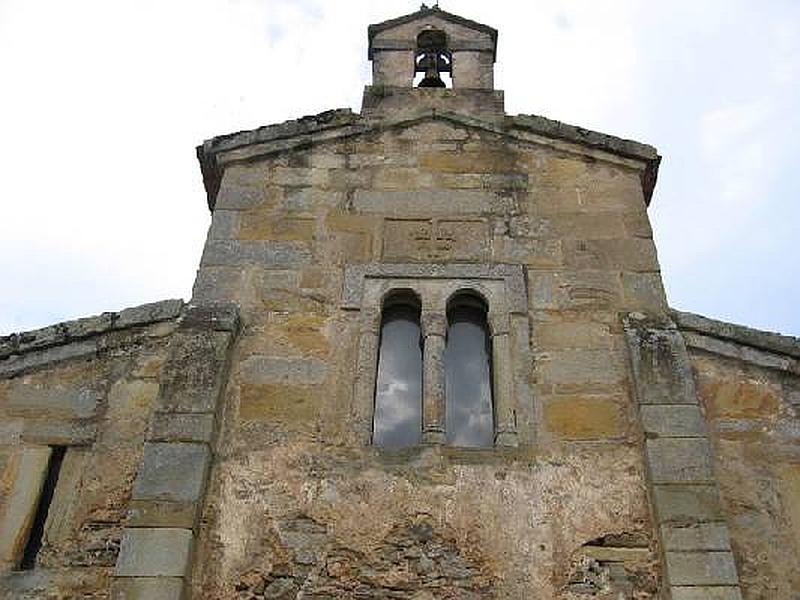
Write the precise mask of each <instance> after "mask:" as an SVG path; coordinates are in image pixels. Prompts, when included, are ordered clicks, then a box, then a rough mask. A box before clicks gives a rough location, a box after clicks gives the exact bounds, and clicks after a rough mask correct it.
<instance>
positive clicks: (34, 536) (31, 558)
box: [19, 446, 67, 571]
mask: <svg viewBox="0 0 800 600" xmlns="http://www.w3.org/2000/svg"><path fill="white" fill-rule="evenodd" d="M51 448H52V452H51V453H50V461H49V462H48V464H47V477H46V478H45V480H44V485H43V486H42V493H41V494H40V496H39V504H38V505H37V507H36V514H35V515H34V518H33V524H32V525H31V531H30V534H29V535H28V543H27V544H25V550H24V551H23V553H22V561H21V562H20V565H19V568H20V569H21V570H23V571H25V570H29V569H33V568H34V567H35V566H36V557H37V555H38V554H39V550H41V548H42V538H43V536H44V525H45V523H46V522H47V513H48V512H49V511H50V503H51V502H52V501H53V494H54V493H55V490H56V484H57V483H58V474H59V472H60V471H61V463H62V462H64V454H66V452H67V448H66V446H52V447H51Z"/></svg>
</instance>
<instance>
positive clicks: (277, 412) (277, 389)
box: [239, 384, 323, 429]
mask: <svg viewBox="0 0 800 600" xmlns="http://www.w3.org/2000/svg"><path fill="white" fill-rule="evenodd" d="M321 393H323V392H322V388H321V387H320V386H308V385H285V384H255V385H250V384H246V385H242V387H241V393H240V400H239V418H241V419H242V420H244V421H264V422H268V423H273V424H278V423H280V424H284V425H285V426H288V427H290V428H292V429H294V428H297V427H299V428H301V429H306V428H310V427H313V426H314V425H315V424H316V417H317V416H318V415H319V411H320V406H319V403H318V402H317V398H318V397H319V395H320V394H321Z"/></svg>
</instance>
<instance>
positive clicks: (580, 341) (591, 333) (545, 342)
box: [534, 321, 615, 349]
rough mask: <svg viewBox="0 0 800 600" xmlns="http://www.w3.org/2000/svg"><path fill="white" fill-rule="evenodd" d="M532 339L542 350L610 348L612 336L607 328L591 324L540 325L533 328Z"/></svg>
mask: <svg viewBox="0 0 800 600" xmlns="http://www.w3.org/2000/svg"><path fill="white" fill-rule="evenodd" d="M534 338H535V340H536V343H537V345H538V346H539V347H542V348H548V349H549V348H580V349H592V348H611V346H612V345H613V343H614V341H615V340H614V336H612V334H611V332H610V331H609V326H608V325H605V324H603V323H592V322H583V321H580V322H555V323H541V324H539V325H536V326H535V328H534Z"/></svg>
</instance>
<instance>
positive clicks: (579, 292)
mask: <svg viewBox="0 0 800 600" xmlns="http://www.w3.org/2000/svg"><path fill="white" fill-rule="evenodd" d="M528 285H529V288H530V297H531V308H533V309H534V310H589V309H607V308H610V307H612V306H616V305H617V304H618V302H619V300H620V297H621V295H622V289H621V287H620V280H619V275H618V274H616V273H614V272H611V271H560V272H556V273H535V274H532V275H531V276H530V277H529V278H528Z"/></svg>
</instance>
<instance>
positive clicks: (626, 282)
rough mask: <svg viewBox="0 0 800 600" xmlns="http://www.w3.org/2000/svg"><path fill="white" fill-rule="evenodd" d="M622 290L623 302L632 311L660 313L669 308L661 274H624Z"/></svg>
mask: <svg viewBox="0 0 800 600" xmlns="http://www.w3.org/2000/svg"><path fill="white" fill-rule="evenodd" d="M622 289H623V302H624V303H625V307H626V308H628V309H630V310H641V311H646V312H652V313H659V312H663V311H665V310H666V308H667V298H666V295H665V293H664V284H663V283H662V282H661V275H660V274H659V273H627V272H626V273H623V274H622Z"/></svg>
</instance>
